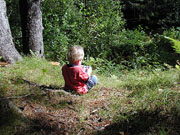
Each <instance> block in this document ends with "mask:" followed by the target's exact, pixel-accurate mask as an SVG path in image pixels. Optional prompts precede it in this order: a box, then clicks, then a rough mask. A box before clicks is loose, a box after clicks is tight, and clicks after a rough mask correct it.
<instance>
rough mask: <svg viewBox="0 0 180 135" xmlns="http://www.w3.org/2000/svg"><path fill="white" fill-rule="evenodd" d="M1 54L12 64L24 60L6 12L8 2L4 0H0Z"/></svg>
mask: <svg viewBox="0 0 180 135" xmlns="http://www.w3.org/2000/svg"><path fill="white" fill-rule="evenodd" d="M0 56H2V58H3V59H4V60H5V61H7V62H9V63H11V64H13V63H15V62H16V61H17V60H22V57H21V55H20V54H19V53H18V51H17V50H16V48H15V46H14V43H13V40H12V34H11V30H10V27H9V22H8V18H7V14H6V3H5V1H4V0H0Z"/></svg>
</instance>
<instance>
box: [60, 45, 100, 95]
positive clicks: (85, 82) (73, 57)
mask: <svg viewBox="0 0 180 135" xmlns="http://www.w3.org/2000/svg"><path fill="white" fill-rule="evenodd" d="M67 57H68V61H69V64H67V65H64V66H63V67H62V75H63V77H64V81H65V87H64V88H65V90H74V91H75V92H77V93H79V94H85V93H87V92H88V91H89V90H90V89H91V88H92V87H93V86H94V85H96V84H97V77H96V76H95V75H93V76H91V72H92V68H91V67H89V66H83V65H81V63H82V60H83V58H84V49H83V47H81V46H73V47H71V48H70V49H69V50H68V53H67Z"/></svg>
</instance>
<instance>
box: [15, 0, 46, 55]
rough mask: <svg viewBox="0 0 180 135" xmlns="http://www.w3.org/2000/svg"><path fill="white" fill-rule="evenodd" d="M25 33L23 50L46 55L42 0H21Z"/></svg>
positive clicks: (22, 22) (23, 32) (23, 31)
mask: <svg viewBox="0 0 180 135" xmlns="http://www.w3.org/2000/svg"><path fill="white" fill-rule="evenodd" d="M19 4H20V14H21V25H22V34H23V51H24V53H25V54H29V53H30V50H31V51H33V52H34V53H36V54H38V56H40V57H43V56H44V45H43V34H42V31H43V26H42V12H41V0H19Z"/></svg>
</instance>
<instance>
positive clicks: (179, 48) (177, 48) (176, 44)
mask: <svg viewBox="0 0 180 135" xmlns="http://www.w3.org/2000/svg"><path fill="white" fill-rule="evenodd" d="M165 38H166V39H168V40H170V41H171V42H172V43H173V45H172V47H173V48H174V50H175V52H176V53H178V54H180V41H179V40H176V39H173V38H170V37H166V36H165Z"/></svg>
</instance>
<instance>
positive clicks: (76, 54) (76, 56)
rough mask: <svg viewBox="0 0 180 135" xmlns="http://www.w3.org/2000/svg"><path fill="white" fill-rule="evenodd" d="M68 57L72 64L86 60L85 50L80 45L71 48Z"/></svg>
mask: <svg viewBox="0 0 180 135" xmlns="http://www.w3.org/2000/svg"><path fill="white" fill-rule="evenodd" d="M67 57H68V60H69V62H70V63H74V62H76V61H78V60H82V59H83V58H84V49H83V47H81V46H79V45H75V46H72V47H71V48H69V50H68V53H67Z"/></svg>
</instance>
